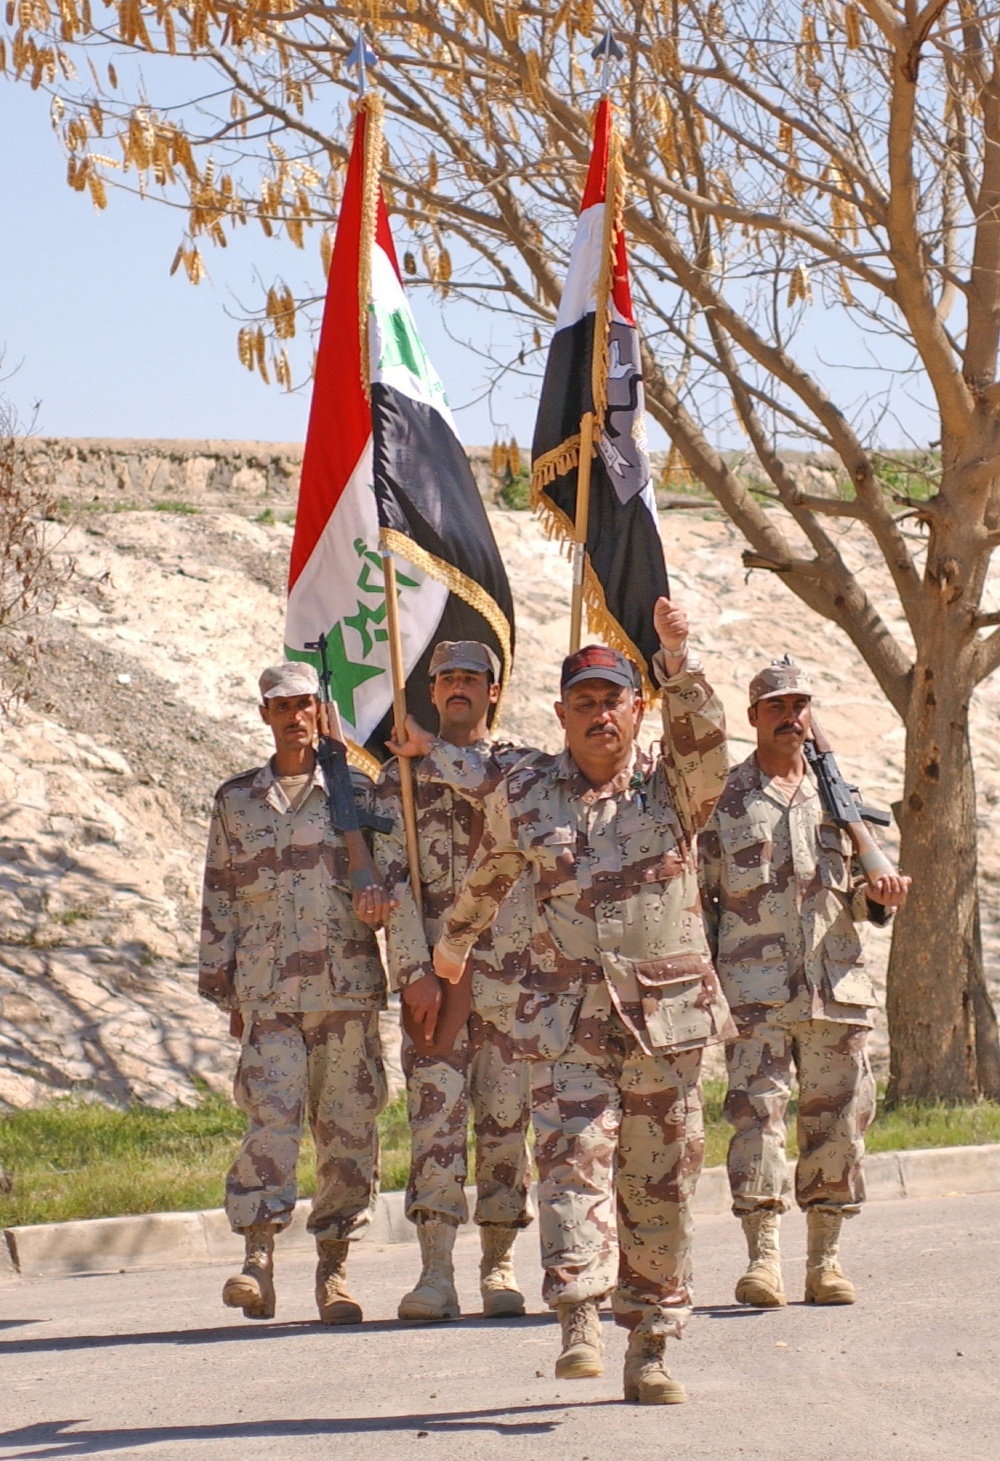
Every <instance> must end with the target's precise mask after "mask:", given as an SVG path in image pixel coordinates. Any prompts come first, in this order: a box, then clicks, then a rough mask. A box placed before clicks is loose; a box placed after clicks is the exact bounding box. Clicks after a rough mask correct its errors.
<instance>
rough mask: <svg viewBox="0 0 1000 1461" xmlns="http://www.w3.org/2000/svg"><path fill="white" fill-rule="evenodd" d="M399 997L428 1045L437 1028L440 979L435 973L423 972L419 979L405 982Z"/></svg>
mask: <svg viewBox="0 0 1000 1461" xmlns="http://www.w3.org/2000/svg"><path fill="white" fill-rule="evenodd" d="M399 997H400V999H401V1000H402V1001H403V1003H404V1005H405V1006H406V1008H407V1011H408V1012H409V1014H410V1017H411V1019H412V1020H413V1023H414V1024H415V1025H416V1026H417V1028H418V1030H419V1032H420V1034H421V1035H422V1036H423V1039H424V1042H425V1043H426V1044H427V1045H430V1044H431V1042H432V1041H433V1039H434V1031H435V1030H436V1028H437V1022H438V1015H439V1014H440V1013H441V981H440V979H438V977H437V975H436V974H425V975H424V976H423V977H422V978H421V979H415V980H414V981H413V983H412V984H407V985H406V986H405V987H404V988H403V989H401V990H400V991H399Z"/></svg>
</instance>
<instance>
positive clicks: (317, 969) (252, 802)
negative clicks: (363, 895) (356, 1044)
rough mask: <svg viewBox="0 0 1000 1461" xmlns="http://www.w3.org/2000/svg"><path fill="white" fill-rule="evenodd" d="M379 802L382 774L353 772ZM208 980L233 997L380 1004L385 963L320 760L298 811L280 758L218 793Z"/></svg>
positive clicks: (264, 1006) (246, 1005)
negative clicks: (376, 783) (375, 788)
mask: <svg viewBox="0 0 1000 1461" xmlns="http://www.w3.org/2000/svg"><path fill="white" fill-rule="evenodd" d="M351 774H352V779H353V782H354V793H355V797H356V799H357V800H358V802H359V803H362V804H364V805H366V806H367V805H368V804H369V801H370V798H371V792H372V785H371V782H370V781H369V780H368V779H367V777H364V776H362V775H360V774H359V773H357V772H352V773H351ZM198 990H199V993H200V994H202V995H203V996H204V998H205V999H209V1000H211V1001H212V1003H213V1004H217V1005H221V1006H222V1008H223V1009H241V1010H268V1011H281V1012H288V1011H296V1010H298V1011H311V1012H317V1011H322V1010H333V1009H341V1008H349V1009H356V1008H358V1007H364V1008H380V1007H381V1006H382V1005H383V1004H384V1003H385V975H384V972H383V970H382V964H381V961H380V959H379V954H378V945H377V944H376V942H375V935H374V934H373V933H372V931H371V929H370V928H368V927H366V925H365V924H363V923H362V922H361V921H360V919H358V918H356V917H355V915H354V911H353V907H352V903H351V890H350V885H349V882H348V866H347V849H346V847H345V846H344V841H343V838H342V837H341V836H340V834H339V833H338V832H335V831H333V829H332V828H331V826H330V820H329V813H328V811H327V797H326V782H325V779H324V776H323V772H322V769H321V768H320V767H319V766H317V767H316V770H315V771H314V773H313V780H312V784H311V786H310V787H309V789H308V791H307V792H306V794H305V795H304V796H303V799H302V801H301V802H300V803H299V805H298V807H297V808H296V809H295V810H294V811H293V810H292V809H291V806H290V805H289V802H288V799H287V798H286V796H285V794H284V792H283V790H282V789H281V786H280V785H279V784H278V781H277V780H276V778H275V775H274V771H273V770H272V768H271V765H270V763H268V765H266V766H262V767H261V768H260V769H259V770H257V771H245V772H243V774H242V775H240V776H234V777H232V779H231V780H229V781H225V782H223V784H222V785H221V786H220V787H219V790H218V791H217V792H216V794H215V805H214V807H213V808H212V821H211V826H210V828H209V834H208V855H207V858H206V861H205V886H204V893H203V899H202V922H201V951H200V960H199V973H198Z"/></svg>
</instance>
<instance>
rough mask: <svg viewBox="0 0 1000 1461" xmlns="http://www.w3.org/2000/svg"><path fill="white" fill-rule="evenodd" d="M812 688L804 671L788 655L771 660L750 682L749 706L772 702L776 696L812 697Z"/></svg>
mask: <svg viewBox="0 0 1000 1461" xmlns="http://www.w3.org/2000/svg"><path fill="white" fill-rule="evenodd" d="M812 693H813V687H812V684H811V683H810V680H809V676H808V675H807V674H806V672H805V670H804V669H802V668H801V666H800V665H797V664H796V663H795V661H794V660H793V659H792V657H791V655H790V654H786V655H784V656H783V657H782V658H781V659H773V660H772V661H771V663H770V664H769V665H768V667H767V669H766V670H760V671H759V672H758V673H757V674H756V675H754V677H753V679H752V680H751V681H750V704H751V705H756V704H757V701H758V700H773V699H774V698H775V696H777V695H808V696H810V697H811V696H812Z"/></svg>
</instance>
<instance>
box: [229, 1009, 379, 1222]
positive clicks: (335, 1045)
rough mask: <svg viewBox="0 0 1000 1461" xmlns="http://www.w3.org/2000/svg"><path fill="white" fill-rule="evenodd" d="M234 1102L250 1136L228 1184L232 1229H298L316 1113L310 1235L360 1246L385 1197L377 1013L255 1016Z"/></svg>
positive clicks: (247, 1035) (249, 1018) (247, 1031)
mask: <svg viewBox="0 0 1000 1461" xmlns="http://www.w3.org/2000/svg"><path fill="white" fill-rule="evenodd" d="M233 1096H234V1099H235V1101H236V1104H237V1106H238V1107H239V1108H240V1110H241V1111H243V1112H244V1113H245V1114H246V1117H247V1131H246V1135H245V1136H244V1138H243V1145H242V1146H241V1147H240V1154H239V1156H238V1157H237V1158H236V1161H235V1162H234V1163H233V1165H232V1167H231V1168H230V1169H229V1174H228V1176H227V1178H226V1216H227V1217H228V1218H229V1222H230V1224H231V1225H232V1227H233V1228H235V1229H236V1230H237V1231H239V1230H240V1229H242V1228H248V1227H250V1226H251V1225H252V1224H255V1223H275V1224H277V1225H278V1226H279V1227H286V1226H287V1224H288V1223H290V1222H291V1220H292V1215H293V1212H294V1209H295V1195H296V1184H295V1168H296V1164H297V1162H298V1156H299V1146H300V1143H301V1140H302V1124H303V1121H304V1119H305V1117H306V1114H307V1113H308V1118H309V1127H310V1130H311V1131H312V1135H313V1141H314V1142H315V1144H316V1179H317V1180H316V1196H315V1197H314V1198H313V1205H312V1212H311V1213H310V1216H309V1222H308V1228H309V1231H310V1232H311V1233H315V1234H316V1236H317V1237H324V1238H360V1237H361V1235H362V1233H363V1232H364V1230H365V1228H367V1226H368V1224H369V1223H370V1222H371V1217H372V1213H373V1211H374V1207H375V1200H376V1197H377V1196H378V1129H377V1126H376V1118H377V1116H378V1113H379V1112H380V1111H381V1110H382V1108H383V1106H384V1105H385V1101H386V1082H385V1070H384V1069H383V1065H382V1049H381V1046H380V1044H379V1037H378V1010H363V1011H361V1012H359V1013H354V1012H353V1011H347V1012H344V1011H339V1010H338V1011H330V1012H327V1013H322V1014H272V1015H262V1014H255V1015H252V1016H251V1015H247V1017H246V1028H245V1029H244V1034H243V1047H242V1049H241V1051H240V1060H239V1066H238V1067H237V1071H236V1080H235V1082H234V1085H233Z"/></svg>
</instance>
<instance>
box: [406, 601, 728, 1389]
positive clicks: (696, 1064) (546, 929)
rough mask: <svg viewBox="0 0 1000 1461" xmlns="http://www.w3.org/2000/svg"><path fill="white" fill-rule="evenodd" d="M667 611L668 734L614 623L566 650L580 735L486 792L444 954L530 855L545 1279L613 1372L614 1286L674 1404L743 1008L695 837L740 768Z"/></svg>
mask: <svg viewBox="0 0 1000 1461" xmlns="http://www.w3.org/2000/svg"><path fill="white" fill-rule="evenodd" d="M654 623H655V626H656V630H657V634H658V636H659V640H660V645H661V648H660V651H659V652H658V654H657V656H656V660H655V662H654V664H655V671H656V676H657V679H658V681H659V684H660V687H661V689H662V692H663V729H664V735H663V741H662V743H661V746H660V751H659V754H658V755H656V756H652V755H647V754H646V753H644V752H643V751H642V750H641V749H640V748H639V747H638V746H637V744H636V735H637V732H638V730H639V726H640V724H641V721H642V715H643V710H644V702H643V698H642V695H641V692H640V691H639V690H638V689H637V687H636V677H635V671H634V669H633V667H632V665H631V664H630V662H629V661H628V660H627V659H626V658H625V656H624V655H622V654H619V653H618V652H617V651H615V650H611V649H606V648H604V647H603V646H600V645H590V646H587V647H586V648H584V649H581V650H579V651H578V652H577V653H575V654H572V655H570V656H569V657H568V658H567V659H566V660H565V661H564V664H563V668H562V676H561V699H560V700H559V702H558V703H557V705H556V714H557V716H558V719H559V723H560V725H561V726H562V727H563V729H564V731H565V735H566V750H565V751H563V752H562V753H561V754H560V755H557V756H544V757H541V756H540V757H538V758H536V759H535V760H534V761H532V762H531V763H530V764H527V765H525V766H524V767H522V768H518V769H515V770H514V771H513V772H511V773H510V774H508V775H507V776H506V777H505V778H504V779H503V780H502V781H501V782H500V784H499V786H497V787H496V790H495V791H494V792H493V793H492V794H491V795H488V796H487V797H486V801H485V815H486V830H485V832H484V835H483V841H482V845H481V848H480V851H479V855H478V856H477V858H476V860H475V862H474V863H473V865H472V867H471V868H470V870H469V873H468V875H467V877H466V879H465V884H464V887H463V888H462V891H461V892H460V893H459V896H458V898H457V900H456V902H455V906H454V908H453V910H452V912H451V914H450V916H449V917H448V919H447V921H446V923H445V927H444V932H443V934H442V936H441V938H440V940H439V941H438V945H437V948H436V951H435V967H436V968H437V970H438V973H439V974H440V975H441V976H442V977H443V978H445V979H448V980H456V979H458V978H460V977H461V974H462V971H463V969H464V967H465V962H466V959H467V958H468V955H469V952H470V950H471V949H472V947H473V946H474V945H475V943H476V941H477V940H478V939H479V938H480V937H481V936H482V933H483V931H484V930H485V929H486V928H488V927H489V926H490V924H491V923H492V922H493V920H494V919H495V918H496V916H497V913H498V910H499V908H500V907H501V906H502V904H503V902H504V899H505V898H506V897H507V895H508V893H509V891H510V889H511V888H512V887H513V886H514V885H515V884H516V883H517V881H518V879H519V878H520V877H521V876H522V874H524V873H525V872H527V875H528V876H530V878H531V883H532V888H533V893H534V902H535V926H534V934H533V938H532V945H531V951H530V958H529V963H528V968H527V969H526V970H525V972H524V974H523V975H522V977H521V981H520V991H519V997H518V1002H517V1007H516V1009H515V1011H514V1018H513V1025H512V1030H513V1039H514V1047H515V1050H516V1052H517V1054H518V1055H519V1057H520V1058H522V1059H524V1060H526V1061H528V1062H529V1064H530V1067H531V1078H532V1101H533V1108H534V1109H533V1120H534V1125H535V1137H536V1146H535V1156H536V1160H537V1163H538V1171H539V1179H540V1180H539V1226H540V1236H541V1246H542V1263H543V1267H544V1284H543V1294H544V1297H545V1299H546V1301H547V1302H548V1304H549V1305H550V1306H551V1307H552V1308H553V1309H555V1310H557V1311H558V1314H559V1319H560V1323H561V1326H562V1350H561V1353H560V1355H559V1357H558V1359H557V1361H556V1375H557V1376H558V1377H559V1378H560V1379H575V1378H585V1377H588V1376H594V1375H599V1374H601V1373H602V1370H603V1364H602V1359H601V1356H602V1352H603V1344H602V1342H601V1332H600V1323H599V1316H598V1308H599V1305H600V1303H601V1301H602V1300H603V1299H604V1298H605V1297H606V1296H607V1295H608V1294H609V1293H610V1294H612V1295H613V1306H614V1314H615V1318H616V1320H617V1322H618V1323H619V1324H621V1325H623V1326H624V1327H625V1328H626V1329H627V1330H628V1331H629V1342H628V1353H627V1358H626V1363H625V1377H624V1384H625V1396H626V1399H629V1400H636V1401H638V1402H639V1403H641V1404H673V1403H677V1402H678V1401H682V1400H684V1399H685V1392H684V1387H683V1386H682V1385H681V1384H680V1383H679V1382H678V1381H677V1380H675V1379H673V1378H672V1377H671V1375H670V1374H669V1373H668V1371H667V1369H666V1366H665V1363H664V1356H665V1345H666V1340H667V1338H668V1337H670V1336H672V1335H673V1336H677V1337H679V1336H680V1333H681V1331H682V1329H683V1327H684V1324H685V1322H686V1320H687V1318H688V1316H689V1314H690V1311H691V1199H692V1196H693V1193H694V1188H695V1184H696V1182H697V1178H698V1174H699V1172H700V1170H701V1164H702V1157H703V1153H704V1132H703V1122H702V1107H701V1093H700V1087H699V1074H700V1069H701V1060H702V1050H703V1049H704V1047H705V1046H706V1045H707V1044H709V1043H710V1042H712V1041H717V1040H720V1039H723V1038H725V1037H726V1036H727V1035H728V1033H729V1030H730V1025H729V1016H728V1010H727V1008H726V1003H725V1000H724V999H723V997H722V993H721V991H720V989H719V985H718V981H717V979H716V976H715V971H714V969H713V967H712V963H711V960H710V958H709V954H708V945H707V942H706V938H705V932H704V928H703V925H702V918H701V911H700V906H699V898H698V884H697V868H696V861H695V853H694V842H695V838H696V836H697V833H698V831H699V829H700V828H701V827H702V826H703V825H704V823H705V822H706V820H707V819H708V817H709V815H710V814H711V811H712V808H713V807H714V805H715V801H716V798H717V797H718V795H719V793H720V792H721V790H722V787H723V785H724V783H725V776H726V746H725V730H724V721H723V711H722V705H721V703H720V702H719V700H718V698H717V697H716V696H715V694H714V693H713V691H712V689H711V687H710V686H709V684H708V683H707V681H706V679H705V676H704V673H703V671H702V668H701V665H700V664H699V663H698V661H697V660H696V659H695V657H694V655H693V654H690V653H689V651H688V647H687V618H686V616H685V614H684V613H683V611H682V610H681V609H679V608H677V607H676V606H675V605H673V604H672V603H671V602H670V601H669V600H668V599H659V600H658V601H657V603H656V606H655V612H654ZM616 1203H617V1208H616ZM616 1219H617V1236H616ZM619 1245H620V1247H619Z"/></svg>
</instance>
